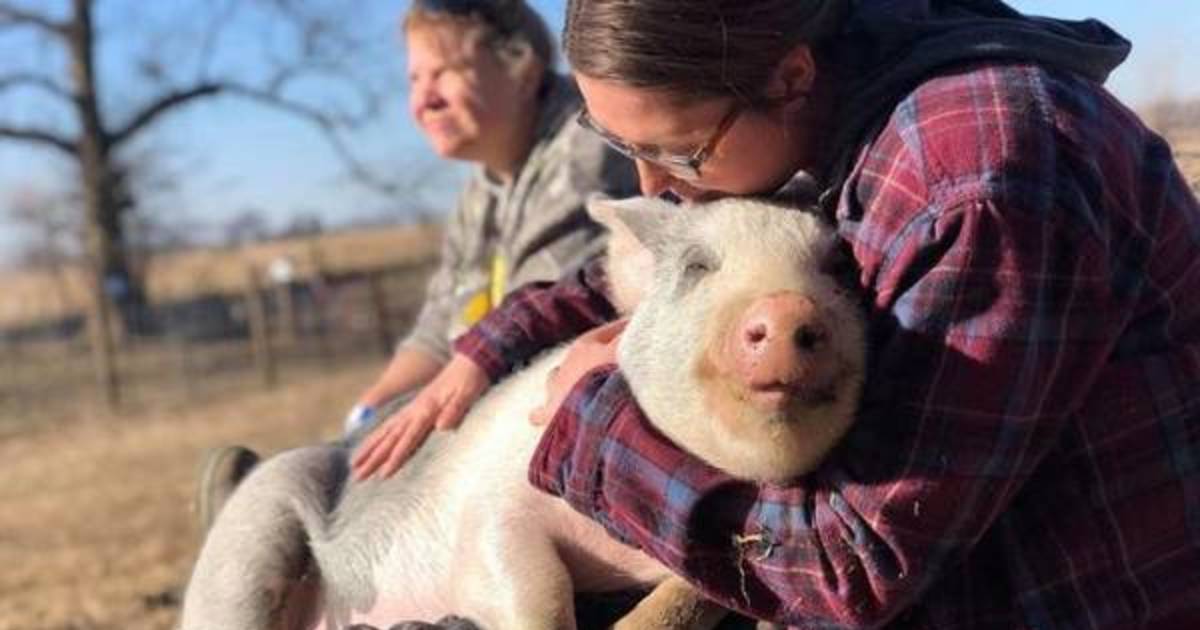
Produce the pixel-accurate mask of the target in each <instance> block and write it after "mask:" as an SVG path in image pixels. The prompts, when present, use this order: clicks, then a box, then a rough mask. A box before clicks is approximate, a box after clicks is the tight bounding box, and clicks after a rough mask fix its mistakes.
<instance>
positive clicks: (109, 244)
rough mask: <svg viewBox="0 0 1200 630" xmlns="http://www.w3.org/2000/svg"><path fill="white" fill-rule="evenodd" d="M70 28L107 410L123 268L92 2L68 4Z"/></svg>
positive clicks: (96, 353)
mask: <svg viewBox="0 0 1200 630" xmlns="http://www.w3.org/2000/svg"><path fill="white" fill-rule="evenodd" d="M72 8H73V15H72V19H71V27H70V36H69V43H70V46H69V48H70V59H71V77H72V80H73V81H74V83H75V97H76V106H77V107H78V109H79V115H80V116H79V118H80V122H81V127H82V129H81V130H80V131H81V133H80V136H79V146H78V153H77V154H78V156H79V167H80V176H81V178H82V184H83V203H84V207H85V214H86V225H85V228H84V229H85V233H86V241H85V253H86V255H87V262H88V266H89V269H90V272H91V273H90V276H91V282H89V283H88V285H89V288H90V290H91V294H92V295H91V298H92V299H91V313H90V314H89V315H90V317H89V320H90V326H89V332H90V336H91V345H92V356H93V362H94V364H95V368H96V380H97V384H98V385H99V387H100V389H101V391H102V392H103V393H104V397H105V400H106V402H107V403H108V404H109V407H110V408H115V407H116V406H117V405H118V404H119V402H120V398H121V394H120V387H119V382H118V380H117V370H116V357H115V349H114V344H113V337H112V334H111V330H110V329H111V326H112V323H113V316H112V314H113V309H112V301H111V300H110V299H109V293H110V289H111V288H112V282H111V281H110V278H112V276H110V273H112V272H113V271H116V272H118V273H119V270H120V268H121V267H122V266H123V264H124V263H123V261H122V258H123V255H122V252H121V247H120V245H121V241H120V236H121V222H120V217H119V216H118V212H115V211H114V210H115V204H114V203H113V202H114V201H115V199H114V195H113V194H112V189H111V185H112V181H113V178H112V177H111V173H110V170H111V163H110V162H111V156H110V154H109V142H108V137H107V134H106V133H105V131H104V126H103V121H102V120H101V114H100V108H99V103H98V102H97V99H96V94H97V90H96V76H95V65H94V61H95V59H94V52H95V48H94V45H93V33H92V12H91V0H72Z"/></svg>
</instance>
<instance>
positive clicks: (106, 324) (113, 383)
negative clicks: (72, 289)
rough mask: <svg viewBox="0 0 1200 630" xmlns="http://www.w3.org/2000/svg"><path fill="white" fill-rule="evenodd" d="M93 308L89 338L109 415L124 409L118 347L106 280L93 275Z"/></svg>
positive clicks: (90, 314)
mask: <svg viewBox="0 0 1200 630" xmlns="http://www.w3.org/2000/svg"><path fill="white" fill-rule="evenodd" d="M93 276H95V277H93V278H92V282H93V283H94V285H93V286H92V292H91V293H92V295H91V298H92V299H91V301H90V302H91V304H90V306H91V308H90V311H91V312H89V313H88V317H87V326H88V336H89V338H90V340H91V347H92V366H93V369H95V371H96V385H97V387H98V388H99V389H100V393H101V395H102V396H104V403H105V405H106V406H107V407H108V410H109V411H116V410H117V409H118V408H119V407H120V406H121V381H120V378H119V376H118V375H117V358H116V348H115V346H116V344H115V343H113V336H112V331H111V326H112V324H111V320H112V315H113V313H112V309H111V303H110V302H109V301H108V296H107V295H106V294H105V291H104V280H103V279H102V278H100V277H98V276H97V274H93Z"/></svg>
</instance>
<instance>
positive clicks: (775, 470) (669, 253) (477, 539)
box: [181, 200, 862, 630]
mask: <svg viewBox="0 0 1200 630" xmlns="http://www.w3.org/2000/svg"><path fill="white" fill-rule="evenodd" d="M593 212H594V214H595V215H597V216H600V217H601V219H602V221H604V222H606V223H608V224H610V225H613V226H615V227H616V228H617V229H616V234H617V236H616V237H614V243H613V247H614V251H615V252H616V251H619V252H620V254H619V255H614V256H613V257H612V258H613V259H617V260H618V261H620V262H624V263H625V267H624V268H622V267H621V265H620V264H617V265H614V266H613V267H612V268H611V269H610V274H611V275H612V278H613V282H615V283H617V285H618V286H617V287H616V289H617V290H616V293H617V295H618V298H619V299H625V300H638V301H639V304H638V307H637V309H636V313H635V315H634V317H633V320H632V322H631V323H630V325H629V327H628V328H627V330H626V332H625V334H624V336H623V338H622V342H621V346H620V351H619V361H620V365H621V368H622V370H623V371H624V372H625V374H626V377H627V378H628V380H629V382H630V384H631V386H632V387H633V390H634V392H635V395H636V397H637V399H638V402H639V403H640V404H641V406H642V407H643V409H644V410H645V411H646V413H647V415H648V416H649V417H650V418H652V419H653V421H654V422H655V424H656V425H657V426H658V428H659V429H660V430H662V431H663V432H664V433H665V434H666V435H668V436H670V437H671V438H672V439H673V440H675V441H676V442H677V443H678V444H680V445H681V446H683V447H684V448H687V449H689V450H691V451H692V452H693V453H695V454H697V455H698V456H700V457H702V458H704V459H706V460H707V461H709V462H710V463H712V464H714V465H716V466H718V467H721V468H724V469H725V470H727V471H729V472H731V473H733V474H735V475H739V476H743V477H748V478H758V479H770V478H778V477H781V476H790V475H791V474H795V473H796V472H802V471H803V470H807V469H810V468H811V467H813V466H815V465H816V463H817V462H818V461H819V459H820V457H821V456H822V455H823V454H824V451H825V450H827V449H828V448H829V447H830V446H831V445H832V444H833V443H834V442H835V441H836V440H837V438H838V437H839V436H840V435H841V434H842V432H843V431H844V430H845V427H846V426H847V425H848V424H849V422H850V418H851V417H852V411H853V406H854V404H855V402H856V399H857V391H858V387H859V382H860V374H861V372H862V332H861V330H860V329H859V327H858V326H859V323H858V321H859V318H858V316H857V312H856V307H855V306H854V305H853V304H852V303H851V302H850V301H849V300H848V299H847V298H846V296H844V295H841V293H840V292H839V291H838V290H837V288H836V286H835V285H834V283H833V282H832V281H831V280H830V279H829V278H827V277H825V276H824V275H823V274H822V273H821V272H820V270H819V263H820V262H821V261H822V258H823V257H825V256H826V255H828V253H829V252H828V249H829V248H830V247H832V243H833V236H832V234H831V233H830V232H829V231H827V230H825V229H824V228H822V227H821V226H820V225H819V224H818V222H817V221H816V219H815V218H814V217H812V216H809V215H804V214H803V213H800V212H796V211H781V210H779V209H777V208H771V207H768V206H764V205H762V204H756V203H754V202H746V201H729V202H719V203H717V204H713V205H710V206H703V207H698V208H695V209H690V210H678V209H675V208H673V207H666V206H663V205H661V204H658V203H657V202H654V201H647V200H638V201H634V202H628V203H626V204H624V205H623V204H599V205H597V206H596V207H595V208H593ZM614 222H616V223H614ZM622 230H624V231H623V232H622ZM633 237H636V239H642V242H641V246H639V243H638V242H637V241H636V240H633ZM646 245H649V247H646ZM693 245H702V246H704V247H709V248H711V249H712V250H713V251H714V252H715V253H716V255H717V257H718V258H719V259H720V266H719V267H720V268H719V270H717V271H715V272H714V273H713V274H711V277H706V278H705V279H704V280H702V281H700V282H698V283H696V284H695V285H694V286H691V287H689V288H688V290H686V291H680V290H679V282H678V277H677V274H678V273H679V270H678V264H677V263H678V262H679V261H678V257H679V256H680V254H681V252H684V251H685V248H687V247H689V246H693ZM619 248H626V249H623V250H622V249H619ZM648 253H649V254H653V261H654V262H655V265H654V269H653V273H650V271H649V266H650V261H651V260H652V259H651V257H649V256H647V255H646V254H648ZM651 277H652V279H653V285H654V290H652V291H641V290H639V287H641V286H642V285H643V284H644V283H645V282H646V281H647V279H648V278H651ZM774 288H786V289H797V290H803V291H805V292H807V293H808V294H810V295H811V296H812V298H813V301H814V302H817V303H818V304H821V305H822V307H823V308H828V309H832V311H833V312H834V313H835V314H837V315H838V317H834V318H833V323H834V324H836V325H834V326H833V330H832V337H833V340H834V341H833V344H832V345H833V346H835V347H836V349H837V352H836V360H838V361H843V362H844V363H845V369H844V372H843V374H844V376H843V377H842V378H841V380H840V382H839V383H838V390H839V391H838V392H837V395H836V397H835V398H836V399H837V404H836V405H834V406H832V407H828V408H825V409H822V410H820V411H819V413H817V414H815V415H813V416H812V417H809V418H807V419H803V420H799V421H794V422H789V423H774V424H770V423H767V424H764V423H762V422H759V423H758V424H759V425H763V426H762V427H759V428H761V429H762V430H761V431H760V432H759V433H757V434H755V437H756V439H747V438H746V436H744V435H731V434H729V433H728V432H727V429H726V427H724V426H722V425H721V424H720V423H719V422H713V421H711V420H709V419H707V416H708V415H709V414H706V413H705V409H704V407H703V403H702V401H703V396H700V395H699V394H700V392H701V390H702V389H703V388H704V387H705V385H704V384H703V383H701V382H700V381H699V380H698V377H697V376H696V373H697V369H698V368H697V366H698V364H699V363H700V361H701V356H702V352H703V348H704V347H705V345H706V343H707V341H706V340H710V339H711V338H712V337H713V335H714V334H716V332H715V329H716V328H719V327H720V326H722V325H727V324H728V322H722V319H721V316H720V313H721V311H722V308H723V307H721V306H720V305H722V304H725V305H728V304H736V303H737V302H738V301H739V300H745V299H749V296H750V295H752V294H754V293H756V292H762V291H764V290H767V289H774ZM625 306H628V304H625ZM664 327H665V328H664ZM664 331H668V332H669V334H667V333H664ZM561 354H562V350H555V351H552V352H549V353H547V354H545V355H543V356H542V357H540V358H539V359H537V360H536V361H534V362H533V363H532V364H531V365H530V366H529V367H528V368H526V369H524V370H522V371H521V372H519V373H517V374H515V375H514V376H513V377H511V378H509V379H508V380H506V381H505V382H503V383H501V384H500V385H498V386H497V387H495V388H493V390H492V391H490V392H489V393H488V394H487V395H486V396H485V397H484V398H483V399H482V400H480V402H479V403H478V404H477V405H476V406H475V407H474V408H473V409H472V410H471V412H470V413H469V414H468V416H467V417H466V418H465V419H464V421H463V423H462V425H461V428H460V429H458V430H457V431H455V432H449V433H439V432H435V435H433V436H432V437H431V438H430V441H429V443H428V444H426V445H425V446H424V447H423V448H422V449H421V450H420V451H419V452H418V454H417V455H416V457H415V458H414V459H413V460H412V461H410V462H409V463H408V464H407V465H406V466H405V467H404V468H403V469H402V470H401V472H400V473H399V474H397V475H396V476H394V477H392V478H391V479H389V480H386V481H382V482H378V481H375V482H368V483H351V484H346V483H345V478H346V474H347V461H348V453H347V451H346V450H345V449H344V448H342V447H340V446H335V445H325V446H315V447H309V448H302V449H296V450H293V451H289V452H286V453H283V454H281V455H277V456H275V457H272V458H270V459H269V460H267V461H266V462H264V463H263V464H262V465H260V466H259V467H258V468H257V469H256V470H255V471H254V472H253V473H252V474H251V475H250V477H249V478H247V479H246V480H245V481H244V482H243V483H242V484H241V486H240V487H239V489H238V491H237V492H236V493H234V495H233V496H232V497H231V499H230V500H229V502H228V504H227V505H226V506H225V507H224V509H223V510H222V512H221V513H220V515H219V516H218V518H217V520H216V522H215V524H214V526H213V528H212V529H211V530H210V532H209V533H208V536H207V538H206V541H205V543H204V546H203V549H202V550H201V553H200V556H199V559H198V561H197V563H196V566H195V569H194V572H193V574H192V578H191V582H190V584H189V586H188V591H187V595H186V597H185V600H184V607H183V614H182V626H181V628H182V630H263V629H265V628H268V627H276V626H277V625H278V619H279V617H278V609H279V608H280V605H281V602H282V601H283V600H284V599H285V597H288V596H287V595H286V593H287V592H288V589H289V588H290V587H293V586H294V585H295V584H296V583H297V581H298V580H299V578H300V577H301V576H302V575H303V574H306V575H307V577H306V578H305V579H306V582H305V583H307V584H308V585H309V586H310V587H311V588H310V589H309V591H308V592H307V593H306V594H301V595H294V596H292V597H291V600H290V601H304V602H307V603H309V604H310V607H311V608H312V611H311V614H310V619H309V622H310V623H307V624H301V625H302V626H303V627H304V628H314V627H329V628H341V627H344V626H346V625H348V624H350V623H360V622H361V623H370V624H372V625H375V626H378V627H389V626H390V625H392V624H394V623H397V622H399V621H402V620H411V619H427V620H428V619H436V618H439V617H441V616H443V615H446V614H451V613H453V614H459V615H464V616H467V617H471V618H473V619H475V620H477V621H479V622H481V623H482V624H483V625H484V627H488V628H499V629H501V630H505V629H514V630H540V629H545V630H551V629H558V628H571V627H573V625H574V619H573V612H572V608H571V600H572V597H571V594H572V591H573V590H574V591H589V590H590V591H604V590H612V589H617V588H627V587H630V586H633V585H637V584H649V583H654V582H657V581H659V580H662V579H664V578H666V577H667V576H668V575H669V574H668V573H667V571H666V570H665V569H664V568H663V567H662V566H661V565H659V564H658V563H657V562H655V561H653V560H652V559H650V558H649V557H647V556H645V555H643V554H641V553H640V552H638V551H635V550H633V549H631V548H628V547H625V546H624V545H621V544H619V543H617V542H616V541H614V540H612V539H611V538H609V537H608V536H607V534H606V533H605V532H604V531H603V529H602V528H601V527H600V526H599V525H597V524H596V523H593V522H592V521H590V520H588V519H586V518H585V517H583V516H581V515H580V514H578V513H576V512H574V511H573V510H572V509H570V508H569V507H567V506H566V504H565V503H563V502H561V501H559V500H557V499H554V498H552V497H550V496H549V495H546V494H543V493H541V492H537V491H534V490H533V489H532V487H531V486H529V484H528V483H527V482H526V478H525V476H526V469H527V466H528V462H529V458H530V455H531V453H532V451H533V449H534V448H535V446H536V444H537V441H538V439H539V436H540V434H541V429H540V428H538V427H534V426H532V425H531V424H530V423H529V421H528V416H529V413H530V411H532V410H533V409H534V408H535V407H537V406H538V405H540V404H541V403H542V401H543V398H544V396H545V383H546V376H547V374H548V372H549V371H550V370H551V369H552V368H553V367H554V366H556V365H557V364H558V362H559V359H560V358H561ZM664 384H665V385H664ZM748 417H749V418H750V419H751V420H752V421H753V420H756V419H757V418H756V417H754V416H753V415H751V416H748ZM752 424H753V423H752ZM795 434H799V435H801V436H804V438H805V440H801V442H800V443H801V446H795V445H794V444H792V442H789V440H788V439H786V438H787V437H788V436H791V435H795ZM764 440H765V441H767V442H770V443H769V444H765V445H764V444H763V443H762V441H764ZM776 443H778V444H783V445H784V446H782V447H781V446H779V445H778V444H776ZM789 444H791V446H789Z"/></svg>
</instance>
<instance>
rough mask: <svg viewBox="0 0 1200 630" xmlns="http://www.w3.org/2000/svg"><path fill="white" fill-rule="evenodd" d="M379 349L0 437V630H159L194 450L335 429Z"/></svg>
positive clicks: (172, 599)
mask: <svg viewBox="0 0 1200 630" xmlns="http://www.w3.org/2000/svg"><path fill="white" fill-rule="evenodd" d="M381 367H382V359H372V360H367V361H362V362H359V363H357V364H346V365H340V366H335V367H334V368H331V369H324V370H320V371H317V370H310V371H307V372H304V373H298V372H290V373H288V374H289V375H288V378H287V379H286V380H285V382H284V383H282V384H281V386H280V387H279V388H277V389H276V390H275V391H272V392H263V391H255V390H252V389H251V390H247V391H243V392H242V393H240V394H236V395H232V396H221V397H220V398H214V399H213V400H211V401H210V402H209V403H207V404H199V405H195V406H193V407H192V408H189V409H175V408H170V407H167V408H164V409H146V410H144V411H142V412H140V413H138V414H136V415H133V416H126V417H119V418H114V417H106V416H104V415H102V414H97V413H93V412H91V411H89V410H87V409H79V411H78V414H77V416H76V417H75V418H73V419H71V420H70V421H63V422H56V423H44V424H41V425H39V426H38V427H37V429H36V430H31V431H28V432H25V433H21V434H19V435H10V436H8V437H4V438H0V461H2V462H3V464H0V470H2V471H3V483H0V630H100V629H104V630H167V629H169V628H171V627H172V626H173V623H174V621H175V618H176V615H177V614H178V611H179V608H178V598H179V593H180V591H181V588H182V586H183V584H184V582H185V580H186V577H187V571H188V569H189V566H190V564H191V561H192V558H193V554H194V553H195V550H196V545H197V540H198V537H197V532H196V527H195V525H194V522H193V517H192V514H191V508H190V502H191V494H192V491H193V487H194V481H195V474H196V466H197V463H198V462H199V459H200V457H201V454H202V453H203V451H204V449H206V448H208V447H211V446H213V445H220V444H230V443H238V444H247V445H251V446H253V447H255V448H257V449H260V450H262V451H264V452H273V451H277V450H279V449H282V448H285V447H288V446H295V445H300V444H305V443H311V442H314V441H317V440H322V439H326V438H328V437H331V436H332V435H333V434H335V433H336V431H337V427H338V425H339V424H340V418H341V415H342V414H343V413H344V411H345V409H346V408H347V406H348V405H349V404H350V403H351V402H352V401H351V397H353V396H354V395H355V394H356V393H357V391H358V389H359V388H360V387H362V386H363V384H364V383H366V382H367V381H368V379H370V378H372V377H373V376H374V374H375V372H376V371H377V370H379V369H381Z"/></svg>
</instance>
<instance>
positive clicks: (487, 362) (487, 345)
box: [452, 325, 512, 384]
mask: <svg viewBox="0 0 1200 630" xmlns="http://www.w3.org/2000/svg"><path fill="white" fill-rule="evenodd" d="M452 345H453V347H454V351H455V352H458V353H460V354H464V355H466V356H467V358H469V359H471V360H472V361H474V362H475V365H478V366H479V367H480V368H481V369H482V370H483V371H484V373H486V374H487V375H488V379H490V380H491V381H492V383H493V384H494V383H498V382H499V381H500V379H502V378H504V377H505V375H507V374H508V373H509V372H510V371H512V366H511V365H509V364H508V363H507V362H506V361H505V360H504V356H503V354H501V352H500V349H499V348H497V347H496V346H495V344H493V343H492V342H491V340H490V339H489V337H488V335H487V334H485V333H484V331H483V329H482V327H480V326H478V325H475V326H472V327H471V328H469V329H468V330H467V332H465V333H463V334H462V335H461V336H459V337H458V338H457V339H455V340H454V343H453V344H452Z"/></svg>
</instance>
